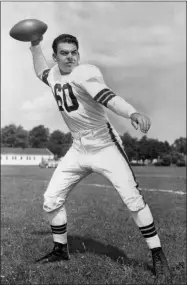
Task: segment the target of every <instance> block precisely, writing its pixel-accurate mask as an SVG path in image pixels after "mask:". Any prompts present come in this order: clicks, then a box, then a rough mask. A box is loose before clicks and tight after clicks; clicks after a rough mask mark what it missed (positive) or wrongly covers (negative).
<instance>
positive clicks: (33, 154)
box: [1, 147, 54, 165]
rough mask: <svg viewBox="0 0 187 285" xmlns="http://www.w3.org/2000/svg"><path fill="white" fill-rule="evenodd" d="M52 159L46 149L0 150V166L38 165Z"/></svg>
mask: <svg viewBox="0 0 187 285" xmlns="http://www.w3.org/2000/svg"><path fill="white" fill-rule="evenodd" d="M53 158H54V155H53V154H52V152H50V150H48V149H47V148H13V147H2V148H1V165H39V164H40V163H41V161H42V160H46V161H48V160H49V159H53Z"/></svg>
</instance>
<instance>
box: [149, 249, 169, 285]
mask: <svg viewBox="0 0 187 285" xmlns="http://www.w3.org/2000/svg"><path fill="white" fill-rule="evenodd" d="M151 252H152V258H153V267H154V271H155V275H156V278H155V283H154V284H167V285H170V284H172V279H171V272H170V269H169V266H168V262H167V259H166V257H165V254H164V252H163V250H162V248H161V247H157V248H154V249H152V250H151Z"/></svg>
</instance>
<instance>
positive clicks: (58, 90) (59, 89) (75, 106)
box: [54, 83, 79, 112]
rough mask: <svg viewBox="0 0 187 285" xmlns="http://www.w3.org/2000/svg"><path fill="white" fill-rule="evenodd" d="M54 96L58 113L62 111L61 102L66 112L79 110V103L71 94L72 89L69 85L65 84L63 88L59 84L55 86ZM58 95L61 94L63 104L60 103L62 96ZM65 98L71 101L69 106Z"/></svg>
mask: <svg viewBox="0 0 187 285" xmlns="http://www.w3.org/2000/svg"><path fill="white" fill-rule="evenodd" d="M54 94H55V99H56V101H57V104H58V108H59V110H60V111H64V108H63V106H62V105H63V102H64V107H65V109H66V110H67V111H68V112H72V111H75V110H77V109H78V108H79V103H78V101H77V99H76V97H75V95H74V94H73V90H72V87H71V85H70V84H69V83H66V84H64V85H63V86H61V84H59V83H57V84H55V87H54ZM60 94H63V102H62V96H61V95H60ZM67 96H68V97H69V98H70V99H71V103H72V104H71V105H70V106H69V105H68V103H67Z"/></svg>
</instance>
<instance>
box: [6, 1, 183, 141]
mask: <svg viewBox="0 0 187 285" xmlns="http://www.w3.org/2000/svg"><path fill="white" fill-rule="evenodd" d="M29 18H35V19H38V20H41V21H43V22H45V23H46V24H47V25H48V29H47V31H46V33H45V34H44V40H43V42H42V44H41V45H42V49H43V52H44V55H45V57H46V59H47V60H48V62H49V64H50V66H52V65H53V64H54V63H53V60H52V48H51V45H52V42H53V40H54V38H55V37H57V36H58V35H59V34H62V33H70V34H73V35H74V36H76V37H77V38H78V40H79V43H80V55H81V63H91V64H95V65H96V66H97V67H99V68H100V70H101V72H102V74H103V76H104V79H105V82H106V84H107V85H108V86H109V88H111V89H112V90H113V91H114V92H115V93H116V94H117V95H119V96H121V97H123V98H124V99H125V100H126V101H127V102H129V103H131V104H132V105H133V106H134V107H135V108H136V110H137V111H139V112H140V113H144V114H146V115H147V116H149V117H150V119H151V123H152V125H151V129H150V131H149V132H148V134H147V136H148V137H149V138H155V139H158V140H161V141H165V140H167V141H168V142H169V143H173V142H174V140H175V139H177V138H179V137H186V3H185V2H134V3H133V2H132V3H130V2H116V3H115V2H85V3H83V2H3V3H1V127H4V126H6V125H9V124H12V123H13V124H16V125H21V126H23V128H24V129H27V130H31V129H32V128H33V127H35V126H37V125H44V126H45V127H48V128H49V130H50V132H52V131H54V130H57V129H58V130H61V131H62V132H68V131H69V130H68V128H67V127H66V125H65V123H64V121H63V119H62V116H61V114H60V112H59V111H58V109H57V105H56V102H55V100H54V98H53V95H52V93H51V91H50V88H49V87H47V86H46V85H45V84H42V82H40V80H39V79H38V78H37V77H36V75H35V73H34V69H33V64H32V57H31V52H30V49H29V47H30V43H25V42H20V41H16V40H14V39H12V38H11V37H10V36H9V31H10V29H11V28H12V26H14V25H15V24H16V23H17V22H19V21H21V20H23V19H29ZM106 112H107V114H108V116H109V119H110V120H111V122H112V124H113V126H114V127H115V128H116V130H117V131H118V132H119V134H123V133H125V132H127V131H128V132H129V133H130V134H131V136H133V137H137V138H141V137H142V136H143V134H142V133H141V132H140V131H139V130H135V129H134V128H133V127H132V125H131V122H130V120H128V119H124V118H122V117H119V116H117V115H116V114H114V113H112V112H111V111H109V110H107V109H106Z"/></svg>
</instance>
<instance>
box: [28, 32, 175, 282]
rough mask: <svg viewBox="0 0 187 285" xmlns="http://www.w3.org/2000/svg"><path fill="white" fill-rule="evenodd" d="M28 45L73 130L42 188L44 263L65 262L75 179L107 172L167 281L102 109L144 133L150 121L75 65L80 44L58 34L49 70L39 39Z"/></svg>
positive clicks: (149, 223) (91, 71)
mask: <svg viewBox="0 0 187 285" xmlns="http://www.w3.org/2000/svg"><path fill="white" fill-rule="evenodd" d="M42 39H43V38H42V37H41V38H40V39H38V40H36V41H34V42H32V43H31V48H30V49H31V52H32V56H33V64H34V69H35V72H36V75H37V76H38V78H39V79H40V80H42V81H43V82H44V83H45V84H47V85H48V86H49V87H50V88H51V91H52V94H53V96H54V98H55V100H56V103H57V106H58V109H59V111H60V113H61V114H62V117H63V119H64V121H65V122H66V124H67V126H68V128H69V129H70V131H71V134H72V137H73V144H72V146H71V147H70V149H69V150H68V152H67V153H66V155H65V156H64V157H63V158H62V159H61V161H60V163H59V165H58V167H57V169H56V170H55V171H54V174H53V175H52V178H51V180H50V182H49V185H48V187H47V190H46V192H45V193H44V204H43V209H44V211H45V212H46V214H47V216H48V219H49V223H50V226H51V231H52V235H53V241H54V247H53V250H52V252H51V253H49V254H47V255H46V256H44V257H42V258H41V259H39V260H40V261H41V260H43V262H54V261H59V260H68V259H69V258H70V257H69V250H68V243H67V214H66V208H65V201H66V198H67V196H68V194H69V193H70V191H71V190H72V189H73V188H74V187H75V186H76V185H77V184H78V182H79V181H80V180H81V179H83V178H84V177H86V176H87V175H89V174H90V173H93V172H96V173H100V174H102V175H103V176H105V177H106V178H107V179H108V180H109V181H110V182H111V183H112V185H113V186H114V188H115V189H116V190H117V192H118V193H119V195H120V197H121V199H122V200H123V202H124V203H125V205H126V206H127V208H128V209H129V211H130V213H131V214H132V217H133V219H134V221H135V223H136V225H137V226H138V228H139V229H140V231H141V233H142V235H143V237H144V238H145V241H146V243H147V246H148V248H149V249H150V250H151V253H152V258H153V266H154V270H155V274H156V282H157V283H160V282H161V283H163V282H165V281H166V280H167V282H169V284H171V283H170V282H171V280H170V279H171V278H170V270H169V267H168V263H167V260H166V257H165V255H164V252H163V250H162V247H161V242H160V239H159V236H158V234H157V231H156V229H155V224H154V220H153V216H152V214H151V211H150V208H149V206H148V204H147V203H146V202H145V201H144V199H143V197H142V195H141V193H140V190H139V188H138V183H137V181H136V178H135V175H134V173H133V170H132V168H131V166H130V163H129V160H128V157H127V155H126V152H125V150H124V148H123V144H122V141H121V138H120V136H119V135H118V133H117V132H116V130H115V129H114V127H113V126H112V124H111V123H110V122H109V119H108V117H107V115H106V112H105V108H108V109H110V110H111V111H113V112H114V113H116V114H117V115H119V116H122V117H124V118H127V119H130V120H131V122H132V125H133V126H134V127H135V128H136V129H138V127H139V128H140V130H141V132H143V133H147V132H148V130H149V128H150V125H151V123H150V119H149V118H148V117H147V116H145V115H143V114H141V113H139V112H138V111H136V110H135V108H134V107H133V106H132V105H130V104H129V103H128V102H126V101H125V100H124V99H123V98H122V97H120V96H117V95H116V94H115V92H114V91H113V90H111V89H110V88H109V87H108V86H107V85H106V84H105V81H104V78H103V75H102V74H101V71H100V70H99V69H98V68H97V67H96V66H94V65H89V64H79V61H80V54H79V43H78V40H77V38H76V37H74V36H72V35H69V34H62V35H60V36H58V37H57V38H56V39H55V40H54V41H53V44H52V49H53V59H54V61H55V62H56V65H54V67H52V68H51V69H50V68H49V67H48V64H47V62H46V60H45V57H44V55H43V53H42V50H41V46H40V42H41V40H42Z"/></svg>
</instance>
